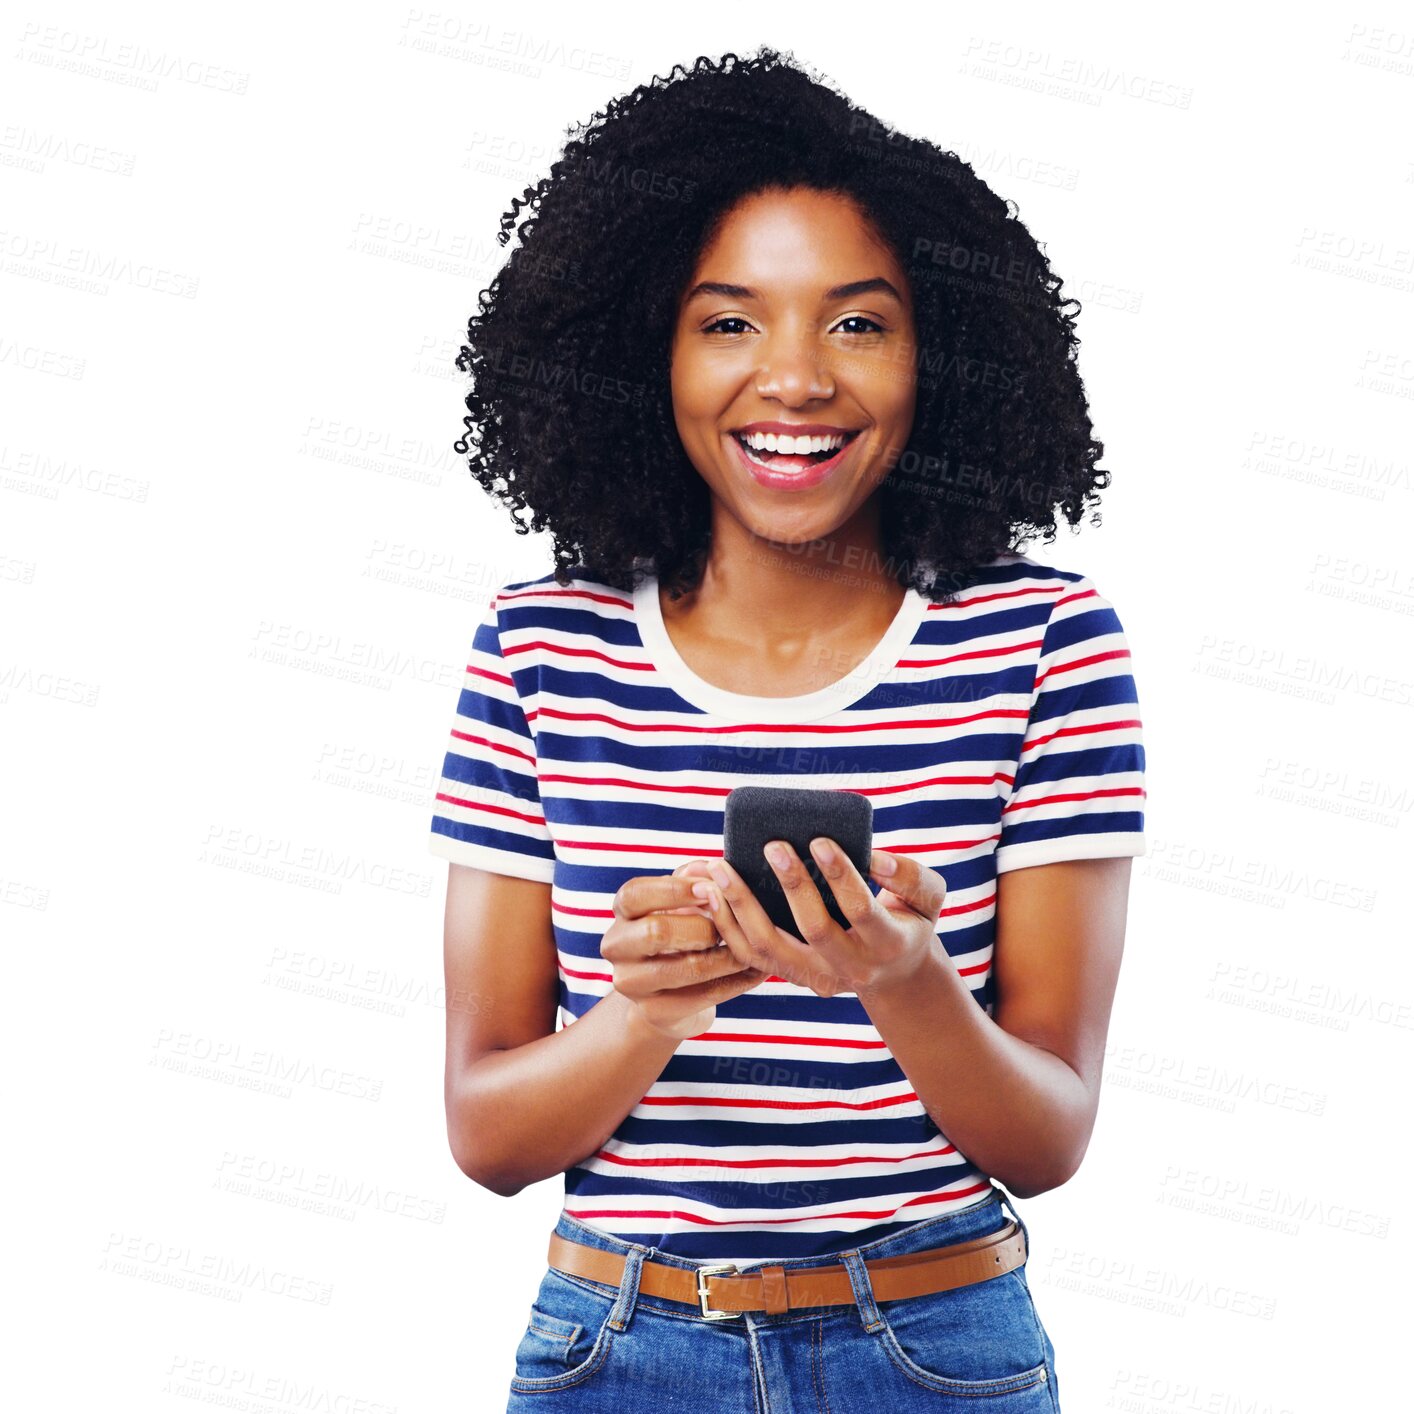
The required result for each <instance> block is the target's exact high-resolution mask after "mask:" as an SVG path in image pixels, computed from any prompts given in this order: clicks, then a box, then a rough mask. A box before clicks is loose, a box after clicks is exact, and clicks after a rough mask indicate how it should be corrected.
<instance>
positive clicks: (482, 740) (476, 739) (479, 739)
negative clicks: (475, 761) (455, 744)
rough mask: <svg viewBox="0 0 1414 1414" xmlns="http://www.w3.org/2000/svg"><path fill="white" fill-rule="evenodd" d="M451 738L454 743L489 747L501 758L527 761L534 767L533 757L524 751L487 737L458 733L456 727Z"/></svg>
mask: <svg viewBox="0 0 1414 1414" xmlns="http://www.w3.org/2000/svg"><path fill="white" fill-rule="evenodd" d="M452 737H453V739H454V740H456V741H470V742H473V743H474V744H475V745H477V746H489V747H490V748H491V750H492V751H499V752H500V753H501V754H502V755H503V756H516V757H519V758H520V760H522V761H528V762H529V763H530V764H531V765H532V766H534V765H535V757H534V756H532V755H531V754H530V753H529V752H526V751H517V750H516V748H515V747H514V746H502V745H501V744H500V743H499V742H495V741H491V740H490V739H489V738H487V737H484V736H473V735H472V733H471V732H464V731H459V730H458V729H457V728H456V727H453V728H452Z"/></svg>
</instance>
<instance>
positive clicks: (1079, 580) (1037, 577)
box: [987, 555, 1114, 620]
mask: <svg viewBox="0 0 1414 1414" xmlns="http://www.w3.org/2000/svg"><path fill="white" fill-rule="evenodd" d="M987 572H988V573H990V574H993V575H1000V576H1002V577H1004V578H1007V579H1011V580H1015V581H1016V582H1017V583H1018V584H1025V585H1028V586H1032V587H1034V588H1035V589H1036V590H1037V591H1038V592H1039V593H1040V594H1041V595H1042V596H1043V597H1044V600H1045V602H1046V603H1047V604H1048V605H1049V614H1048V617H1049V618H1050V619H1052V620H1055V619H1058V618H1070V617H1073V616H1074V615H1076V614H1082V613H1088V612H1092V611H1094V610H1099V609H1103V610H1107V611H1111V612H1112V611H1113V609H1114V605H1113V603H1112V602H1111V601H1110V599H1109V598H1108V597H1107V596H1106V594H1105V592H1104V591H1103V590H1102V589H1101V588H1100V586H1099V585H1097V584H1096V583H1095V581H1094V579H1092V578H1091V576H1090V575H1088V574H1087V573H1085V571H1083V570H1079V569H1075V568H1073V567H1072V568H1065V567H1062V566H1060V565H1049V564H1045V563H1043V562H1042V561H1040V560H1035V559H1032V558H1031V557H1030V556H1029V555H1000V556H998V557H997V559H995V560H994V561H993V562H992V563H991V564H990V565H988V566H987Z"/></svg>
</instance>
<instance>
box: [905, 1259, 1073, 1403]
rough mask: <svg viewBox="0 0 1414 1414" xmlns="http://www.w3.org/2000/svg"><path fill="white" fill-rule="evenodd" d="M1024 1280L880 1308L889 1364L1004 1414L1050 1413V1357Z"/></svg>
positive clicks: (1005, 1279)
mask: <svg viewBox="0 0 1414 1414" xmlns="http://www.w3.org/2000/svg"><path fill="white" fill-rule="evenodd" d="M1019 1272H1020V1268H1017V1269H1015V1270H1013V1271H1009V1272H1003V1273H1002V1275H1001V1276H997V1277H989V1278H987V1280H985V1281H977V1282H971V1283H969V1284H968V1285H967V1286H957V1287H953V1288H952V1289H951V1290H950V1291H931V1292H927V1293H925V1294H924V1295H922V1296H907V1297H904V1298H902V1299H901V1300H898V1301H885V1302H881V1303H880V1304H879V1315H880V1316H881V1317H882V1318H883V1322H884V1324H883V1326H882V1327H881V1328H880V1330H879V1332H878V1334H879V1338H880V1340H881V1342H882V1344H883V1346H884V1349H885V1351H887V1353H888V1356H889V1358H890V1359H891V1360H892V1361H893V1362H894V1364H895V1365H896V1366H897V1367H898V1368H899V1369H900V1370H901V1371H902V1372H903V1373H904V1374H905V1375H907V1376H908V1377H909V1378H910V1379H911V1380H912V1381H914V1383H916V1384H921V1385H924V1386H926V1387H927V1388H928V1389H933V1390H937V1391H938V1392H940V1393H942V1394H955V1395H958V1396H963V1397H967V1398H969V1399H976V1398H978V1397H979V1396H980V1397H984V1398H993V1399H997V1400H1000V1401H1001V1402H1000V1403H998V1404H995V1405H992V1406H991V1407H992V1408H994V1409H995V1410H996V1411H997V1414H1002V1411H1003V1410H1006V1411H1009V1414H1010V1411H1015V1414H1021V1412H1022V1411H1023V1410H1033V1409H1034V1410H1049V1409H1051V1408H1052V1403H1051V1398H1050V1390H1049V1388H1048V1381H1049V1379H1050V1372H1049V1370H1048V1368H1047V1365H1048V1361H1047V1352H1046V1349H1045V1347H1044V1345H1043V1343H1042V1338H1041V1332H1040V1329H1039V1326H1038V1324H1037V1321H1036V1317H1035V1312H1034V1308H1033V1306H1032V1304H1031V1293H1030V1291H1029V1290H1028V1289H1027V1286H1026V1282H1025V1279H1024V1278H1023V1277H1021V1276H1020V1275H1019ZM967 1407H971V1408H976V1407H977V1406H976V1405H970V1406H967Z"/></svg>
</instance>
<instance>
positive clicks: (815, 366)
mask: <svg viewBox="0 0 1414 1414" xmlns="http://www.w3.org/2000/svg"><path fill="white" fill-rule="evenodd" d="M815 332H816V331H815V330H814V328H812V327H810V326H806V327H804V328H801V329H791V328H784V329H778V330H776V331H775V332H774V333H772V334H771V335H769V336H768V337H766V338H765V339H763V340H762V341H761V345H760V348H761V365H760V368H759V369H758V370H757V374H756V391H757V392H758V393H759V394H760V395H761V396H762V397H763V398H775V399H777V400H778V401H779V402H783V403H786V404H788V405H791V406H793V405H795V404H796V403H808V402H813V401H814V400H815V399H817V398H830V397H833V396H834V392H835V380H834V374H833V373H832V371H831V369H830V365H829V359H828V353H829V351H828V350H827V349H824V348H822V347H821V346H820V344H819V342H818V341H817V340H816V338H815Z"/></svg>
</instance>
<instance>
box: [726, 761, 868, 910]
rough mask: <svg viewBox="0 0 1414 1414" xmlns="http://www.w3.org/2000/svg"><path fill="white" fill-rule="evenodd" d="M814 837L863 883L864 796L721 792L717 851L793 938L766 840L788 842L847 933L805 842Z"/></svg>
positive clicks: (774, 789) (768, 789)
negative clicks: (842, 857)
mask: <svg viewBox="0 0 1414 1414" xmlns="http://www.w3.org/2000/svg"><path fill="white" fill-rule="evenodd" d="M820 835H824V836H825V837H826V838H827V839H832V840H834V842H835V843H836V844H837V845H839V847H840V848H841V849H842V850H843V851H844V852H845V854H846V855H847V856H848V857H849V860H850V862H851V863H852V864H853V865H854V867H855V868H856V869H857V870H858V871H859V874H860V877H861V878H864V879H868V878H869V856H870V855H871V853H872V852H873V849H874V805H873V802H872V801H871V800H870V799H869V798H868V796H863V795H860V794H859V793H858V792H857V791H848V790H806V789H803V788H797V787H795V786H737V787H736V789H735V790H732V791H729V792H728V793H727V801H726V817H725V820H724V824H723V848H722V852H723V854H724V855H725V856H726V860H727V863H728V864H730V865H731V866H732V868H733V869H735V870H736V872H737V873H738V874H740V875H741V877H742V879H744V880H745V882H746V886H747V888H749V889H750V890H751V892H752V893H753V894H755V895H756V897H757V898H758V899H759V900H760V902H761V906H762V908H764V909H765V910H766V913H767V915H768V916H769V917H770V919H771V922H773V923H774V924H776V926H777V927H779V928H784V929H785V930H786V932H787V933H789V934H790V935H791V936H792V937H795V938H798V937H800V924H799V923H797V922H796V921H795V914H793V913H792V912H791V911H790V903H789V902H788V900H787V899H786V894H785V890H784V889H783V888H781V885H780V882H779V881H778V879H777V878H776V871H775V870H774V869H772V868H771V862H770V860H768V859H767V858H766V855H765V853H764V850H765V846H766V842H767V841H768V840H788V841H789V842H790V845H791V848H792V849H794V850H795V852H796V854H797V855H798V856H799V857H800V862H801V863H802V864H803V865H804V866H805V868H806V870H807V871H808V872H809V874H810V877H811V879H812V880H814V882H815V887H816V888H817V889H819V890H820V897H821V899H822V900H823V902H824V904H825V907H826V909H827V910H828V911H829V914H830V917H831V918H833V919H834V920H835V922H836V923H838V924H839V925H840V927H841V928H846V929H847V928H849V926H850V922H849V919H847V918H846V917H845V916H844V913H843V911H842V910H841V908H840V906H839V903H838V902H837V901H836V899H835V895H834V891H833V890H832V889H831V888H830V884H829V881H828V880H827V879H826V878H825V876H824V875H823V874H821V872H820V866H819V865H818V864H816V863H815V856H814V855H813V854H811V853H810V841H811V840H813V839H816V838H818V837H819V836H820Z"/></svg>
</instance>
